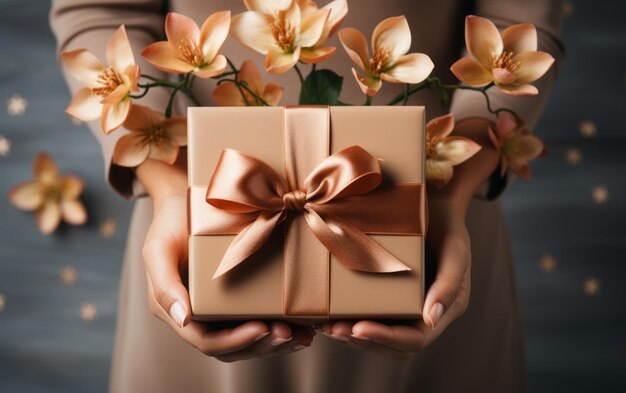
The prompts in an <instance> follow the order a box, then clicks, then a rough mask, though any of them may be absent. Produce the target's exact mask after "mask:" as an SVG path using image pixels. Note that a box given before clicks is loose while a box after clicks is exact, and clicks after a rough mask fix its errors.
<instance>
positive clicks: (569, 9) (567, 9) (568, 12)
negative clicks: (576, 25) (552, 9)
mask: <svg viewBox="0 0 626 393" xmlns="http://www.w3.org/2000/svg"><path fill="white" fill-rule="evenodd" d="M573 13H574V5H573V4H572V3H571V2H570V1H566V2H564V3H563V15H564V16H572V14H573Z"/></svg>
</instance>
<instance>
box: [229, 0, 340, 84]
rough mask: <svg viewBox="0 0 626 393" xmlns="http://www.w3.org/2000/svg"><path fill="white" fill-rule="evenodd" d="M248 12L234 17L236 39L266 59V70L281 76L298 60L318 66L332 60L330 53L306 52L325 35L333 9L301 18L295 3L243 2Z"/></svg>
mask: <svg viewBox="0 0 626 393" xmlns="http://www.w3.org/2000/svg"><path fill="white" fill-rule="evenodd" d="M244 2H245V4H246V7H248V10H249V11H247V12H244V13H242V14H239V15H236V16H234V17H233V22H232V23H233V28H232V34H233V36H234V37H235V38H236V39H237V40H238V41H239V42H241V43H242V44H243V45H245V46H247V47H249V48H250V49H252V50H255V51H257V52H259V53H261V54H263V55H265V69H266V70H267V71H268V72H270V73H272V74H282V73H285V72H287V71H289V70H290V69H291V68H292V67H293V66H295V65H296V63H297V62H298V60H302V61H304V62H307V63H317V62H319V61H322V60H324V59H325V58H327V57H328V56H329V54H328V53H327V51H321V52H319V53H311V52H310V51H309V52H307V54H306V55H305V56H302V49H303V48H312V47H314V46H315V45H316V44H317V43H318V42H319V41H320V38H321V37H322V34H323V33H324V27H325V25H326V21H327V20H328V16H329V14H330V12H331V10H330V9H319V10H316V11H312V12H310V13H308V14H307V15H306V16H305V15H303V14H302V12H301V10H300V7H299V6H298V3H297V2H295V1H293V0H244Z"/></svg>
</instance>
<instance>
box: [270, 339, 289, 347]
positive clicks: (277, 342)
mask: <svg viewBox="0 0 626 393" xmlns="http://www.w3.org/2000/svg"><path fill="white" fill-rule="evenodd" d="M292 338H293V337H289V338H281V337H277V338H273V339H272V341H270V345H271V346H273V347H277V346H279V345H280V344H284V343H286V342H287V341H291V339H292Z"/></svg>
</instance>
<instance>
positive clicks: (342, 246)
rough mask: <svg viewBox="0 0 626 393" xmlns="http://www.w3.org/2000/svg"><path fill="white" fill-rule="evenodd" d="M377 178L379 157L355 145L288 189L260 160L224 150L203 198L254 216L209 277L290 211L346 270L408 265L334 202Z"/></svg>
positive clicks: (236, 260) (252, 247)
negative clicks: (300, 186) (304, 220)
mask: <svg viewBox="0 0 626 393" xmlns="http://www.w3.org/2000/svg"><path fill="white" fill-rule="evenodd" d="M381 181H382V173H381V170H380V165H379V163H378V160H377V159H376V158H374V157H373V156H372V155H371V154H369V153H368V152H367V151H365V150H364V149H363V148H361V147H359V146H351V147H348V148H346V149H343V150H341V151H339V152H337V153H335V154H333V155H331V156H329V157H327V158H326V159H324V160H323V161H322V162H321V163H320V164H319V165H318V166H317V167H316V168H315V169H314V170H313V171H312V172H311V173H310V174H309V175H308V176H307V177H306V179H305V181H304V182H303V187H302V189H298V190H292V189H290V188H289V186H288V182H287V181H286V180H285V179H284V178H283V177H281V176H280V175H279V174H278V173H277V172H276V171H275V170H274V169H273V168H271V167H270V166H269V165H267V164H266V163H264V162H263V161H261V160H259V159H257V158H254V157H251V156H249V155H246V154H244V153H242V152H239V151H237V150H233V149H225V150H223V151H222V154H221V156H220V158H219V161H218V164H217V167H216V170H215V172H214V174H213V177H212V178H211V182H210V183H209V186H208V189H207V193H206V202H208V203H209V204H210V205H212V206H213V207H215V208H217V209H220V210H223V211H226V212H229V213H234V214H240V215H241V216H242V220H244V221H248V220H249V215H250V214H254V215H256V218H255V219H254V220H253V221H252V222H251V223H250V224H249V225H247V226H246V227H244V228H243V229H242V230H241V231H240V232H239V233H238V234H237V236H236V237H235V238H234V240H233V241H232V243H231V244H230V246H229V248H228V250H227V251H226V253H225V254H224V257H223V258H222V260H221V262H220V264H219V266H218V268H217V270H216V272H215V274H214V276H213V278H216V277H219V276H221V275H223V274H224V273H226V272H228V271H229V270H231V269H233V268H234V267H235V266H237V265H239V264H240V263H241V262H243V261H244V260H246V259H247V258H248V257H249V256H251V255H252V254H253V253H254V252H255V251H257V250H258V249H259V248H260V247H261V246H262V245H263V244H264V243H265V242H266V241H267V239H268V238H269V236H270V235H271V233H272V232H273V231H274V229H275V227H276V226H277V225H279V224H280V223H281V222H283V221H285V220H287V219H288V218H289V217H290V215H295V214H302V215H303V216H304V218H305V219H306V222H307V224H308V227H309V228H310V229H311V231H312V232H313V234H314V235H315V237H316V238H317V239H318V240H319V241H320V243H322V244H323V245H324V247H326V249H328V251H329V252H330V253H332V254H333V255H335V256H336V257H337V258H338V259H339V260H340V261H341V262H342V263H343V264H344V265H345V266H346V267H348V268H349V269H352V270H358V271H364V272H378V273H387V272H398V271H406V270H410V268H409V267H408V266H406V265H405V264H403V263H402V262H400V261H399V260H398V259H397V258H396V257H394V256H393V255H391V254H390V253H389V252H387V251H386V250H385V249H384V248H383V247H381V246H380V245H379V244H378V243H376V242H375V241H374V240H372V239H371V238H370V237H369V236H367V235H366V234H365V233H364V232H363V231H362V230H360V229H359V228H358V227H357V226H356V225H354V224H353V223H351V222H349V221H348V220H346V219H345V218H344V217H342V214H341V212H342V210H350V208H348V209H345V205H344V206H343V208H337V206H336V205H337V204H341V200H342V199H344V198H348V197H357V198H358V197H359V196H364V195H365V194H368V193H371V192H372V191H374V190H375V189H376V188H377V187H378V186H379V185H380V183H381ZM374 193H376V192H374ZM361 202H363V201H361ZM364 202H365V203H367V201H364ZM370 202H372V201H370ZM354 206H358V204H356V205H354ZM354 206H353V208H354ZM353 210H354V209H353ZM347 213H349V212H347ZM352 216H354V214H352Z"/></svg>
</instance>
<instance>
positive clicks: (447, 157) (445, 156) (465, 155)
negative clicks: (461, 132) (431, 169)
mask: <svg viewBox="0 0 626 393" xmlns="http://www.w3.org/2000/svg"><path fill="white" fill-rule="evenodd" d="M480 149H481V147H480V145H479V144H478V143H476V142H474V141H473V140H471V139H468V138H464V137H460V136H451V137H448V138H446V139H445V140H444V141H443V142H440V143H439V144H437V157H438V159H439V160H441V161H447V162H449V163H450V165H452V166H455V165H458V164H460V163H462V162H464V161H466V160H468V159H470V158H471V157H473V156H474V154H476V153H478V152H479V151H480Z"/></svg>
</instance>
